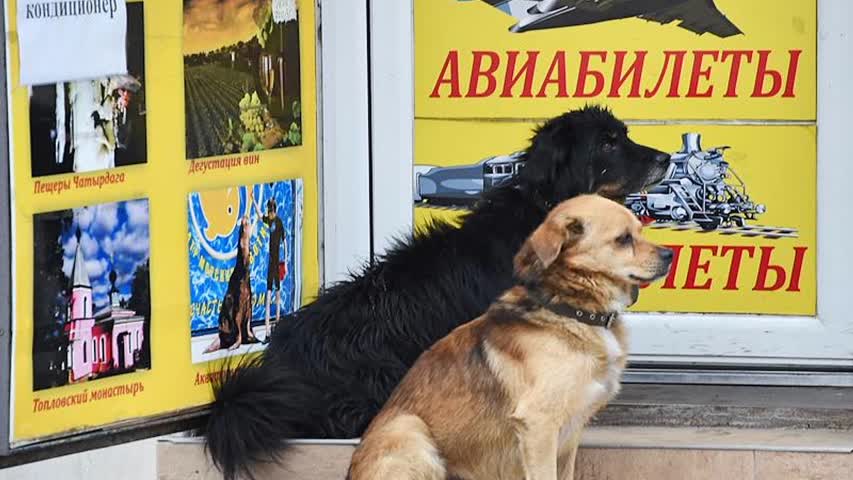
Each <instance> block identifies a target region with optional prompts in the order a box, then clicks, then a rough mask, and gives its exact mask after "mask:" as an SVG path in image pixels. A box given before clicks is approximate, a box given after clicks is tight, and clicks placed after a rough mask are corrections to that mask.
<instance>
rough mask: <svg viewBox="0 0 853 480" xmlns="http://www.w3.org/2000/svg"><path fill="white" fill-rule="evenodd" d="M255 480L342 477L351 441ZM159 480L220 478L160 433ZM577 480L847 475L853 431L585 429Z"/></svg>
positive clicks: (844, 479)
mask: <svg viewBox="0 0 853 480" xmlns="http://www.w3.org/2000/svg"><path fill="white" fill-rule="evenodd" d="M294 443H296V446H295V448H294V450H293V452H292V453H291V454H290V455H289V456H288V458H287V461H286V463H285V464H284V465H282V466H268V467H265V468H263V469H261V470H259V471H258V472H257V476H258V479H259V480H261V479H277V480H291V479H292V480H302V479H306V480H308V479H310V480H343V478H344V476H345V473H346V469H347V467H348V466H349V461H350V457H351V455H352V451H353V449H354V448H355V445H356V444H357V440H340V441H320V440H315V441H312V440H300V441H296V442H294ZM157 472H158V479H159V480H219V479H221V478H222V477H221V475H220V474H219V473H218V472H217V471H216V470H215V469H214V468H213V466H212V464H211V463H210V461H209V460H208V459H207V458H206V457H205V455H204V450H203V444H202V442H201V439H199V438H195V437H187V436H181V435H176V436H169V437H164V438H161V439H160V440H159V442H158V445H157ZM575 478H576V479H583V480H646V479H648V480H719V479H725V480H851V479H853V432H849V431H838V430H788V429H732V428H669V427H591V428H588V429H587V430H586V431H585V433H584V437H583V441H582V444H581V449H580V451H579V452H578V462H577V474H576V476H575Z"/></svg>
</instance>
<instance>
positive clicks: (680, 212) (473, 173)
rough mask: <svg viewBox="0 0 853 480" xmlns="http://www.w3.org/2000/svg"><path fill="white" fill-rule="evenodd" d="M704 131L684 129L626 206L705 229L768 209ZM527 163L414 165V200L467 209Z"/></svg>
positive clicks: (493, 160)
mask: <svg viewBox="0 0 853 480" xmlns="http://www.w3.org/2000/svg"><path fill="white" fill-rule="evenodd" d="M701 140H702V137H701V134H699V133H684V134H682V136H681V141H682V146H681V150H679V151H678V152H676V153H674V154H672V157H671V159H670V166H669V170H668V172H667V174H666V176H665V177H664V179H663V180H662V181H661V182H660V183H659V184H658V185H656V186H655V187H653V188H651V189H649V190H647V191H643V192H637V193H634V194H631V195H629V196H628V197H627V198H626V199H625V206H627V207H628V208H630V209H631V211H633V212H634V214H635V215H637V217H639V218H640V219H642V220H643V221H644V222H645V223H657V224H666V223H674V224H689V223H694V224H696V225H698V226H699V227H701V228H702V229H703V230H706V231H711V230H716V229H717V228H739V227H744V226H745V225H746V223H747V220H750V221H752V220H756V218H757V216H758V215H761V214H763V213H764V212H765V211H766V207H765V206H764V205H762V204H759V203H755V202H754V201H753V200H752V199H751V198H750V197H749V194H748V193H747V189H746V184H745V183H744V182H743V180H741V178H740V177H739V176H738V175H737V172H735V170H734V169H733V168H732V167H731V166H730V165H729V162H727V161H726V160H725V158H724V156H723V152H724V151H725V150H726V149H728V148H729V147H728V146H723V147H714V148H710V149H708V150H703V149H702V146H701ZM523 167H524V157H523V156H522V154H521V152H514V153H512V154H510V155H499V156H492V157H488V158H486V159H483V160H481V161H479V162H477V163H475V164H472V165H461V166H453V167H435V166H425V165H417V166H415V178H414V180H415V182H414V190H415V191H414V200H415V204H416V205H424V206H441V207H445V208H446V207H450V208H454V207H456V208H468V207H470V206H471V205H472V204H473V203H474V202H476V200H477V199H478V198H479V197H480V195H481V194H482V193H483V191H487V190H489V189H491V188H495V187H497V186H500V185H502V184H504V183H506V182H507V181H509V179H510V178H511V177H513V176H515V175H517V174H518V172H519V171H521V169H522V168H523Z"/></svg>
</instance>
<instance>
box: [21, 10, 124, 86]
mask: <svg viewBox="0 0 853 480" xmlns="http://www.w3.org/2000/svg"><path fill="white" fill-rule="evenodd" d="M126 37H127V10H126V6H125V3H124V1H123V0H53V1H45V0H19V2H18V41H19V44H20V58H21V84H23V85H44V84H50V83H59V82H66V81H73V80H83V79H90V78H97V77H104V76H107V75H120V74H126V73H127V53H126V52H127V49H126V47H125V41H126Z"/></svg>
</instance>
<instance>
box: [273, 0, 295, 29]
mask: <svg viewBox="0 0 853 480" xmlns="http://www.w3.org/2000/svg"><path fill="white" fill-rule="evenodd" d="M296 16H297V13H296V0H272V19H273V22H275V23H282V22H289V21H291V20H296Z"/></svg>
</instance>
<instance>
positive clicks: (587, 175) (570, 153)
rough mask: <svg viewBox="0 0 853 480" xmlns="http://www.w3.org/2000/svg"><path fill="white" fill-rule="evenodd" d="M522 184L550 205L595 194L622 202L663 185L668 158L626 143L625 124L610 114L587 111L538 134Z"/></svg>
mask: <svg viewBox="0 0 853 480" xmlns="http://www.w3.org/2000/svg"><path fill="white" fill-rule="evenodd" d="M524 157H525V159H524V160H525V165H524V168H523V169H522V171H521V173H520V175H519V183H520V185H522V186H523V187H526V188H528V189H530V190H532V191H535V192H537V193H538V194H539V195H540V196H542V197H543V198H544V200H546V201H547V202H548V203H550V204H552V205H553V204H556V203H559V202H560V201H562V200H565V199H567V198H570V197H574V196H576V195H580V194H584V193H597V194H600V195H602V196H604V197H607V198H610V199H613V200H618V201H621V200H623V199H624V198H625V197H626V196H627V195H628V194H630V193H633V192H636V191H639V190H643V189H645V188H647V187H649V186H651V185H654V184H656V183H658V182H659V181H661V179H662V178H663V176H664V174H665V173H666V170H667V167H668V166H669V159H670V155H669V154H668V153H664V152H661V151H659V150H655V149H654V148H650V147H647V146H645V145H639V144H637V143H634V142H633V141H632V140H631V139H630V138H628V129H627V127H625V124H624V123H622V122H621V121H620V120H619V119H617V118H616V117H614V116H613V114H612V113H610V111H609V110H607V109H606V108H602V107H598V106H587V107H584V108H582V109H579V110H572V111H569V112H567V113H564V114H563V115H560V116H559V117H556V118H553V119H551V120H549V121H548V122H546V123H545V124H544V125H542V126H541V127H539V128H538V129H537V130H536V134H535V135H534V137H533V139H532V140H531V144H530V147H528V149H527V151H526V152H525V155H524Z"/></svg>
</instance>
